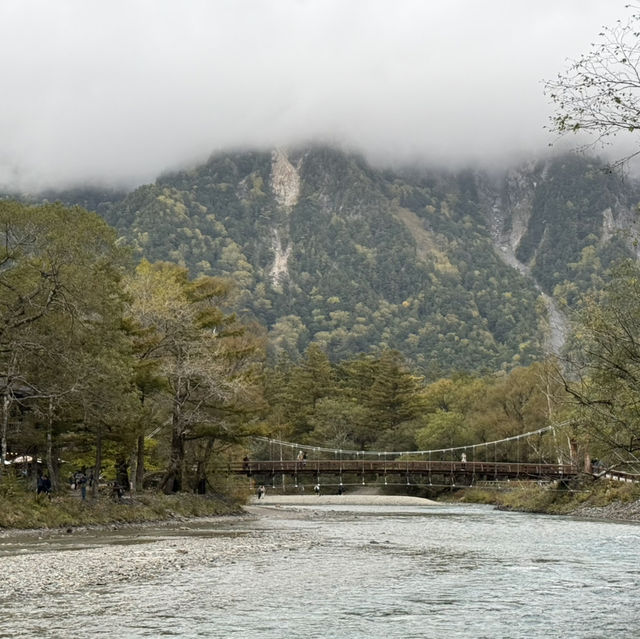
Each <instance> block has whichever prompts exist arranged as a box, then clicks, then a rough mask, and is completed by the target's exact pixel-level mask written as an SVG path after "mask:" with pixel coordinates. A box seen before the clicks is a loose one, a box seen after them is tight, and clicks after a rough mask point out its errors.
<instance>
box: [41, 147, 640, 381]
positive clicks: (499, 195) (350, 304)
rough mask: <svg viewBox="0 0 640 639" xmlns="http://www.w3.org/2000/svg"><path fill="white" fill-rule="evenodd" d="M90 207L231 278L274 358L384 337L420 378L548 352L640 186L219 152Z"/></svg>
mask: <svg viewBox="0 0 640 639" xmlns="http://www.w3.org/2000/svg"><path fill="white" fill-rule="evenodd" d="M81 195H82V198H84V199H80V198H79V197H78V195H77V194H76V195H73V194H69V193H66V194H65V193H61V194H59V198H60V199H62V200H63V201H66V202H69V203H75V202H83V201H91V197H92V196H91V194H88V193H82V192H81ZM49 197H50V199H51V195H49ZM94 201H95V202H96V204H95V206H94V207H91V208H95V209H96V210H98V212H99V213H100V214H101V215H103V216H104V217H105V219H106V220H107V221H108V222H109V223H110V224H112V225H113V226H115V227H116V228H117V229H118V231H119V232H120V233H121V234H122V236H123V237H124V238H125V239H126V241H128V242H129V243H130V244H131V245H132V246H133V247H134V248H135V250H136V252H137V254H138V255H139V256H140V257H142V256H144V257H146V258H147V259H149V260H152V261H153V260H171V261H174V262H177V263H180V264H184V265H185V266H188V267H189V268H190V269H191V271H192V274H193V275H194V276H195V275H202V274H206V275H225V276H229V277H231V278H233V279H234V280H235V282H236V285H237V293H236V303H237V306H238V309H239V311H240V312H241V313H243V314H246V315H248V316H251V317H255V318H257V319H258V320H259V321H261V322H262V323H264V324H265V325H266V326H267V327H268V329H269V335H270V343H271V346H272V352H273V353H276V352H278V351H280V350H284V351H286V352H288V353H289V355H291V356H292V357H294V358H295V357H297V356H298V355H299V354H300V353H301V352H302V351H303V350H304V349H305V348H306V346H307V345H308V344H309V342H311V341H315V342H318V343H320V344H322V345H323V346H324V347H325V348H326V349H327V351H328V352H329V353H330V355H331V356H332V357H334V358H341V357H346V356H351V355H353V354H355V353H359V352H371V351H376V350H379V349H381V348H386V347H388V348H392V349H397V350H399V351H401V352H402V353H404V354H405V355H406V357H407V358H408V359H409V360H410V361H412V362H413V363H414V364H415V365H417V366H418V367H419V368H421V369H422V370H423V371H424V372H425V373H426V374H427V375H429V376H435V375H438V374H444V373H449V372H451V371H456V370H475V371H478V370H495V369H499V368H510V367H512V366H514V365H517V364H528V363H530V362H532V361H534V360H536V359H539V358H541V357H543V356H544V354H545V352H546V351H548V350H552V349H556V350H557V349H559V348H560V347H561V345H562V343H563V339H564V334H565V331H566V326H565V320H564V315H563V311H562V309H566V308H569V307H571V306H573V305H575V304H576V303H577V302H578V301H579V299H580V297H581V296H582V295H584V294H585V293H586V292H588V291H589V290H592V289H594V288H598V287H599V286H600V285H601V283H602V278H603V277H604V272H605V270H606V269H607V267H608V266H609V265H610V264H611V262H612V261H613V260H615V259H617V258H619V257H621V256H625V255H632V254H633V253H634V251H635V249H634V242H633V239H634V237H635V236H634V232H633V223H634V219H635V203H636V202H637V201H638V194H637V188H636V186H635V184H633V183H632V182H630V181H628V180H621V179H620V178H619V177H618V176H616V175H614V174H611V173H608V172H607V171H606V170H605V167H604V165H603V164H602V163H600V162H599V161H598V160H596V159H593V158H585V157H580V156H564V157H556V158H550V159H547V160H544V161H539V162H531V163H529V164H525V165H522V166H519V167H516V168H513V169H511V170H509V171H507V172H505V173H503V174H501V175H495V174H492V175H490V174H488V173H483V172H480V171H460V172H445V171H434V170H427V169H419V168H415V167H414V168H412V169H410V170H409V169H407V170H396V171H392V170H389V169H384V170H383V169H378V168H375V167H373V166H371V165H370V164H368V163H367V162H366V161H365V160H364V158H362V157H361V156H358V155H355V154H348V153H344V152H342V151H338V150H336V149H333V148H330V147H320V146H318V147H309V148H300V149H292V150H287V151H285V150H283V149H277V150H274V151H271V152H266V151H261V152H258V151H247V152H235V153H224V154H219V155H215V156H213V157H211V158H210V159H209V161H208V162H206V163H205V164H203V165H201V166H197V167H195V168H193V169H191V170H188V171H182V172H177V173H172V174H168V175H164V176H162V177H160V178H158V180H157V181H156V182H155V183H154V184H149V185H145V186H141V187H139V188H137V189H136V190H135V191H133V192H131V193H129V194H127V195H126V196H123V195H122V194H117V196H114V197H113V198H112V199H111V200H109V195H108V194H96V195H95V196H94Z"/></svg>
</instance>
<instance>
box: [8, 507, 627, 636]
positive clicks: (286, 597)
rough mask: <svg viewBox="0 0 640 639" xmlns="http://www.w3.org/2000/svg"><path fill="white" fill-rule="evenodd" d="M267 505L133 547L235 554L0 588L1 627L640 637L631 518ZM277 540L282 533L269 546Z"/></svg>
mask: <svg viewBox="0 0 640 639" xmlns="http://www.w3.org/2000/svg"><path fill="white" fill-rule="evenodd" d="M267 512H269V511H267ZM272 513H273V514H272V515H269V514H268V515H266V516H262V517H260V518H259V519H258V520H256V521H247V520H237V521H229V522H225V523H223V524H222V525H219V524H218V525H216V527H215V528H212V527H211V526H209V527H207V526H195V525H194V526H192V527H187V528H185V527H183V528H182V529H175V530H170V529H163V530H158V531H154V530H148V531H147V532H145V534H143V535H141V536H138V537H136V539H135V541H136V544H137V547H143V546H145V545H147V544H151V545H152V544H154V543H156V541H157V539H158V538H161V537H162V538H165V539H166V538H167V537H173V539H175V540H179V539H183V538H185V537H187V538H188V537H197V538H198V539H199V540H200V543H201V542H202V540H203V539H204V540H205V542H206V543H211V544H215V543H216V540H217V539H219V536H220V535H226V543H227V544H231V546H233V544H235V543H237V544H239V545H240V552H237V553H235V554H233V553H232V554H231V555H229V556H228V557H227V559H226V560H223V561H215V562H207V563H202V564H198V565H193V564H186V565H185V566H184V567H183V568H181V567H180V566H179V565H178V566H176V567H175V568H174V569H172V570H171V571H164V572H160V573H159V574H153V573H151V574H147V575H145V576H143V577H140V578H139V579H128V580H126V581H124V582H119V583H109V582H107V583H100V584H99V585H94V586H92V587H91V588H90V589H88V591H87V592H81V593H77V592H71V593H70V592H66V591H65V590H61V591H59V592H58V591H56V590H55V587H51V586H50V587H49V590H48V594H47V596H46V597H31V598H30V597H25V596H24V594H21V595H20V596H18V595H15V596H12V593H11V592H2V591H1V590H0V594H1V595H2V596H1V597H0V606H2V607H3V609H4V611H0V636H2V637H4V636H7V637H9V636H11V637H35V636H39V637H58V636H59V637H65V638H66V637H69V638H73V639H82V638H84V637H87V638H88V637H91V638H95V637H118V638H125V637H165V636H167V637H185V638H186V637H220V638H227V637H238V638H242V639H254V638H255V639H257V638H260V639H276V638H278V639H281V638H293V637H305V638H309V637H313V638H323V639H328V638H333V637H335V638H341V639H356V638H357V639H360V638H362V639H365V638H366V639H370V638H377V637H384V638H385V639H396V638H398V639H399V638H401V639H410V638H414V637H416V638H417V637H433V638H437V639H440V638H445V637H469V638H474V639H480V638H485V637H486V638H488V639H489V638H490V639H498V638H505V639H507V638H508V639H517V638H521V637H522V638H525V637H526V638H527V639H531V638H538V637H540V638H542V637H545V638H547V637H549V638H559V637H563V638H564V637H567V638H571V639H574V638H605V637H607V638H616V639H620V638H626V637H629V638H631V637H638V636H640V612H639V608H638V594H639V590H638V586H639V585H640V566H639V565H638V556H639V552H640V526H638V525H636V524H631V523H611V522H600V521H581V520H572V519H568V518H559V517H548V516H538V515H528V514H521V513H505V512H499V511H496V510H493V509H491V508H488V507H482V506H462V505H456V506H434V507H428V508H420V507H380V506H378V507H365V506H359V507H355V506H354V507H348V508H346V507H339V506H326V507H319V508H317V509H313V510H312V509H307V508H304V507H299V508H297V509H295V510H293V511H292V510H289V511H287V510H282V509H275V508H274V509H273V510H272ZM247 535H249V537H247ZM274 537H277V538H278V539H280V540H281V542H280V543H278V544H276V545H274V546H273V547H270V549H269V550H268V551H266V552H260V544H261V543H264V544H268V543H270V540H271V539H273V538H274ZM282 540H284V541H282ZM131 541H132V538H131V535H127V534H122V533H118V534H117V535H115V536H114V535H107V534H106V533H105V534H104V535H102V536H101V535H97V536H94V537H91V538H88V539H84V540H82V539H80V538H79V537H74V538H73V540H72V541H64V540H62V539H61V540H59V541H57V542H56V540H49V541H48V542H47V544H48V545H47V548H46V552H57V553H62V552H64V556H65V557H66V558H67V561H68V562H74V561H77V562H82V557H83V553H86V552H88V550H89V549H91V548H93V549H95V548H100V549H101V552H102V553H104V557H105V560H107V561H108V560H109V556H110V553H113V552H114V548H116V547H118V546H119V545H121V544H124V543H131ZM56 544H58V545H57V546H56ZM42 552H45V549H43V548H42V541H41V540H40V541H38V540H28V539H22V540H12V541H11V542H10V543H9V542H6V543H5V546H4V557H12V556H14V555H15V554H16V553H20V554H21V555H22V558H23V559H24V555H27V556H30V557H33V560H34V561H35V562H37V561H38V557H39V554H40V553H42ZM2 562H3V557H2V546H0V566H2ZM53 583H55V582H53ZM1 585H2V577H1V576H0V587H1Z"/></svg>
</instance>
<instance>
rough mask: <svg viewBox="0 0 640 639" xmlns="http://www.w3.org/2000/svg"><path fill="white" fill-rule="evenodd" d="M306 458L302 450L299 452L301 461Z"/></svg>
mask: <svg viewBox="0 0 640 639" xmlns="http://www.w3.org/2000/svg"><path fill="white" fill-rule="evenodd" d="M303 459H304V453H303V452H302V451H299V452H298V461H299V462H301V461H302V460H303Z"/></svg>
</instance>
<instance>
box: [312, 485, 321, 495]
mask: <svg viewBox="0 0 640 639" xmlns="http://www.w3.org/2000/svg"><path fill="white" fill-rule="evenodd" d="M313 492H315V494H316V495H318V496H320V484H316V485H315V486H314V487H313Z"/></svg>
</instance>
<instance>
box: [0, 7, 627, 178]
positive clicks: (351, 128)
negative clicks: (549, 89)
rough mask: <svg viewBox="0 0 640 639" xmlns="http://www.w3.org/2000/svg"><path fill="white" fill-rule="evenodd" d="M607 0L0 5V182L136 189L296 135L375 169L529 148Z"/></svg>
mask: <svg viewBox="0 0 640 639" xmlns="http://www.w3.org/2000/svg"><path fill="white" fill-rule="evenodd" d="M625 4H626V1H625V0H621V1H618V0H182V1H178V0H171V1H170V0H147V1H143V0H56V1H55V2H53V1H51V0H40V1H38V0H0V25H1V27H2V38H1V39H0V80H1V82H2V93H1V98H0V184H2V185H5V186H6V185H12V186H15V185H18V186H20V187H22V188H31V189H34V188H37V187H38V186H43V185H44V186H52V185H68V184H71V183H74V182H78V181H84V180H91V181H98V182H102V183H120V184H127V185H133V184H139V183H142V182H146V181H151V180H153V179H154V178H155V177H156V176H157V175H158V174H159V173H160V172H162V171H163V170H166V169H172V168H176V167H179V166H183V165H188V164H189V163H193V162H195V161H199V160H204V159H206V158H207V157H208V156H209V155H210V154H211V153H212V152H215V151H220V150H225V149H227V148H231V147H236V146H239V145H243V146H247V145H250V146H253V145H260V146H273V145H279V146H282V145H286V144H291V143H295V142H297V141H306V140H311V139H316V140H326V141H329V142H333V143H338V144H342V145H348V146H350V147H352V148H356V149H358V150H361V151H363V152H364V153H366V154H367V155H368V156H369V157H371V158H372V159H374V160H376V161H380V160H381V159H386V158H388V159H389V160H390V161H394V162H397V161H405V160H410V159H413V158H416V159H420V160H424V161H427V162H433V163H447V164H450V163H452V162H455V163H466V162H470V161H477V160H481V161H486V162H488V163H489V162H491V163H494V162H497V161H502V160H504V159H505V158H511V157H514V156H522V155H523V154H524V155H528V154H535V153H541V152H544V151H546V149H547V145H548V143H549V142H550V141H551V138H550V136H549V134H548V133H547V132H545V131H544V129H543V127H544V126H545V124H546V123H547V119H548V115H549V113H550V109H551V107H550V105H549V104H548V101H547V99H546V98H545V96H544V95H543V86H542V81H543V80H545V79H552V78H553V77H555V75H556V74H557V73H558V72H559V71H562V70H563V69H564V68H565V67H566V66H567V60H568V59H571V58H577V57H578V56H579V55H580V54H581V53H583V52H586V51H587V50H588V48H589V44H590V43H591V42H592V41H593V40H594V39H595V38H596V37H597V34H598V32H599V31H600V29H601V27H602V25H605V24H606V25H613V24H614V22H615V21H616V20H617V19H618V18H624V17H626V16H627V15H628V10H626V9H625V8H624V6H625Z"/></svg>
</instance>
